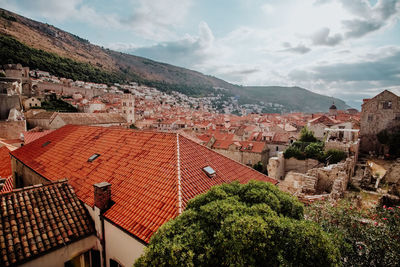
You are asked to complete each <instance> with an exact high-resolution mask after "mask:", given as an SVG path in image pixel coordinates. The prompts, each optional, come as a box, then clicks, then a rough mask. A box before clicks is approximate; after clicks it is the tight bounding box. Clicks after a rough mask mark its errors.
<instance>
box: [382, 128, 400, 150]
mask: <svg viewBox="0 0 400 267" xmlns="http://www.w3.org/2000/svg"><path fill="white" fill-rule="evenodd" d="M377 138H378V141H379V142H380V143H381V144H384V145H387V146H388V147H389V154H390V155H391V156H392V157H400V127H393V128H391V129H388V130H382V131H380V132H379V133H378V134H377Z"/></svg>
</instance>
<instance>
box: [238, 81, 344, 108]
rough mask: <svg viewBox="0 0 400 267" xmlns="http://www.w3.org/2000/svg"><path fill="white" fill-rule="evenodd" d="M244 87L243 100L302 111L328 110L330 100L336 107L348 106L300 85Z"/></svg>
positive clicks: (336, 99) (341, 101) (330, 103)
mask: <svg viewBox="0 0 400 267" xmlns="http://www.w3.org/2000/svg"><path fill="white" fill-rule="evenodd" d="M244 89H245V90H246V91H245V96H246V97H247V99H246V100H245V101H252V102H254V101H264V102H272V103H278V104H281V105H283V106H286V107H291V108H292V109H293V110H301V111H303V112H315V111H316V110H319V111H328V108H329V107H330V106H331V105H332V102H335V105H336V107H337V108H338V109H342V110H344V109H347V108H349V106H347V105H346V103H345V102H344V101H343V100H340V99H338V98H333V97H328V96H324V95H320V94H316V93H313V92H311V91H308V90H306V89H303V88H300V87H281V86H248V87H245V88H244Z"/></svg>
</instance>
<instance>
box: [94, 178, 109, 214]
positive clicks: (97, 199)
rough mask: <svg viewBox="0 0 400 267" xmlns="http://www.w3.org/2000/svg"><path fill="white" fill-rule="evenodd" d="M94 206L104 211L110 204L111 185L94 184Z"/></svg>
mask: <svg viewBox="0 0 400 267" xmlns="http://www.w3.org/2000/svg"><path fill="white" fill-rule="evenodd" d="M93 187H94V205H95V206H96V207H98V208H99V209H100V210H101V211H105V210H106V209H108V208H109V207H110V204H111V184H110V183H107V182H101V183H98V184H94V185H93Z"/></svg>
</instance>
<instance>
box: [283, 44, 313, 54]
mask: <svg viewBox="0 0 400 267" xmlns="http://www.w3.org/2000/svg"><path fill="white" fill-rule="evenodd" d="M283 46H284V47H285V49H283V50H280V51H279V52H289V53H295V54H306V53H308V52H310V51H311V49H310V48H309V47H307V46H305V45H304V44H298V45H297V46H292V45H291V44H290V43H288V42H285V43H283Z"/></svg>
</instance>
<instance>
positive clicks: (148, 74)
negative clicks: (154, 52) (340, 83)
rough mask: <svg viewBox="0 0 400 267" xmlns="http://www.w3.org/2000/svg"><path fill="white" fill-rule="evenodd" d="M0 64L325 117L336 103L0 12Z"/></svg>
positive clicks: (300, 89)
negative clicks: (226, 77) (245, 82)
mask: <svg viewBox="0 0 400 267" xmlns="http://www.w3.org/2000/svg"><path fill="white" fill-rule="evenodd" d="M0 45H1V46H0V64H6V63H21V64H23V65H27V66H29V67H31V68H38V69H42V70H46V71H49V72H51V73H53V74H54V75H58V76H62V77H66V78H71V79H75V80H77V79H78V80H85V81H93V82H103V83H115V82H124V81H136V82H139V83H141V84H146V85H149V86H154V87H157V88H158V89H159V90H162V91H167V92H168V91H172V90H175V91H179V92H182V93H184V94H187V95H191V96H205V95H208V94H210V93H216V92H217V91H216V90H215V88H223V89H226V90H222V91H220V90H219V91H218V92H219V93H221V92H224V94H226V95H228V96H237V97H238V98H239V102H240V103H241V104H257V103H259V102H260V101H263V102H265V103H277V104H280V105H282V106H283V110H285V111H304V112H316V111H327V108H328V107H329V105H330V104H331V103H332V101H334V102H335V104H336V106H337V107H338V108H339V109H345V108H348V106H347V105H346V104H345V103H344V102H343V101H342V100H339V99H333V98H330V97H326V96H323V95H318V94H315V93H312V92H310V91H308V90H306V89H302V88H298V87H293V88H292V87H242V86H237V85H233V84H231V83H228V82H226V81H223V80H221V79H218V78H216V77H213V76H209V75H204V74H202V73H200V72H197V71H193V70H189V69H185V68H181V67H177V66H173V65H170V64H165V63H160V62H156V61H153V60H150V59H146V58H143V57H138V56H134V55H129V54H125V53H121V52H117V51H112V50H109V49H106V48H103V47H100V46H97V45H93V44H91V43H90V42H89V41H87V40H85V39H82V38H80V37H78V36H76V35H74V34H71V33H68V32H65V31H63V30H60V29H58V28H56V27H54V26H52V25H49V24H45V23H41V22H37V21H34V20H31V19H28V18H25V17H23V16H20V15H18V14H15V13H12V12H10V11H7V10H4V9H0Z"/></svg>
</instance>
